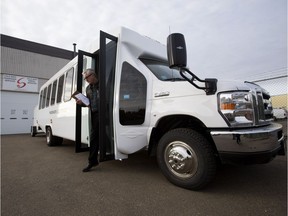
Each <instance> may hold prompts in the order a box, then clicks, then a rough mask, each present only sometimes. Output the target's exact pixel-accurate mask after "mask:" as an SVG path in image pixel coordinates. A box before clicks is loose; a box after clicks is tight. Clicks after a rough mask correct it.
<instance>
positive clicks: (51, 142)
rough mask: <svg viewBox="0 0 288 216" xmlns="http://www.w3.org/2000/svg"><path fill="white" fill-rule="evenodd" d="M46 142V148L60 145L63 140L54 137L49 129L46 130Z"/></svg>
mask: <svg viewBox="0 0 288 216" xmlns="http://www.w3.org/2000/svg"><path fill="white" fill-rule="evenodd" d="M46 142H47V145H48V146H57V145H61V144H62V142H63V138H61V137H57V136H54V135H53V133H52V129H51V127H47V128H46Z"/></svg>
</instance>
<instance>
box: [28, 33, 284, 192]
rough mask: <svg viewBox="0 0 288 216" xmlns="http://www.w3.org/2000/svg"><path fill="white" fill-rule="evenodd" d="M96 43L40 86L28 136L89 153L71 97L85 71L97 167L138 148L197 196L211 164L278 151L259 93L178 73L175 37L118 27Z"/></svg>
mask: <svg viewBox="0 0 288 216" xmlns="http://www.w3.org/2000/svg"><path fill="white" fill-rule="evenodd" d="M99 42H100V43H98V42H97V43H94V44H93V46H91V50H90V51H89V52H84V51H81V50H79V51H78V56H77V57H76V58H75V59H73V60H72V61H71V62H70V63H69V64H67V65H66V66H65V67H64V68H63V69H62V70H60V71H59V72H58V73H56V74H55V76H53V77H52V78H51V79H50V80H49V81H48V82H47V83H45V84H44V85H43V86H42V87H41V89H40V96H39V105H38V106H37V108H36V110H35V122H34V125H33V126H32V132H33V133H32V134H33V135H35V134H36V133H37V131H38V129H42V130H43V131H44V132H45V133H46V135H47V144H48V145H57V144H60V143H61V141H62V140H61V139H62V138H65V139H71V140H75V143H76V145H75V146H76V151H77V152H79V151H82V150H83V149H85V148H86V147H89V146H88V143H89V142H88V140H89V124H88V122H89V121H88V119H89V113H88V112H87V109H85V108H81V107H80V106H78V105H76V103H75V101H74V100H73V99H72V100H71V94H72V93H73V91H75V90H77V91H79V92H83V91H84V89H85V86H84V83H83V78H82V75H81V73H82V71H83V70H84V69H86V68H94V69H95V71H96V72H97V73H98V75H99V84H100V89H99V91H100V110H99V116H100V135H99V143H100V155H99V157H100V158H99V159H100V161H105V160H121V159H125V158H128V155H129V154H132V153H134V152H137V151H139V150H142V149H145V148H146V149H148V153H150V154H153V153H154V154H156V156H157V161H158V164H159V167H160V169H161V171H162V172H163V174H164V175H165V176H166V177H167V179H168V180H169V181H170V182H172V183H173V184H175V185H178V186H180V187H184V188H189V189H194V190H197V189H200V188H202V187H204V186H205V185H207V184H208V183H209V182H210V181H211V180H212V179H213V177H214V176H215V173H216V169H217V164H218V163H219V162H220V163H225V162H233V163H235V162H237V163H245V164H250V163H266V162H268V161H270V160H271V159H273V158H274V157H275V156H276V155H277V154H284V141H283V133H282V126H281V125H280V124H276V123H273V122H271V119H267V118H266V116H267V115H265V113H266V110H265V109H267V106H264V101H267V100H269V99H270V95H269V93H267V92H266V91H264V90H263V89H262V88H261V87H260V86H258V85H256V84H254V83H250V82H237V81H222V80H216V79H204V80H202V79H200V78H198V77H197V76H196V75H195V74H193V73H192V72H191V71H190V70H189V69H188V68H186V45H185V40H184V36H183V35H181V34H172V35H170V36H169V37H168V40H167V46H165V45H162V44H160V43H159V42H157V41H155V40H152V39H150V38H148V37H146V36H142V35H140V34H138V33H136V32H134V31H131V30H129V29H127V28H121V29H120V30H119V32H118V33H115V34H114V35H110V34H108V33H105V32H102V31H101V32H100V40H99ZM167 52H168V57H167Z"/></svg>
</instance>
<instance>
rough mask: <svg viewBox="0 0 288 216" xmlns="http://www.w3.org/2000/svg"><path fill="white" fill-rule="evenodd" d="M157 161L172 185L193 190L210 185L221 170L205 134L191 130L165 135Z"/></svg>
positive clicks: (160, 144) (158, 151) (186, 129)
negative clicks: (218, 168)
mask: <svg viewBox="0 0 288 216" xmlns="http://www.w3.org/2000/svg"><path fill="white" fill-rule="evenodd" d="M157 162H158V165H159V167H160V169H161V171H162V173H163V175H164V176H165V177H166V178H167V179H168V180H169V181H170V182H171V183H173V184H175V185H177V186H179V187H183V188H187V189H190V190H199V189H201V188H203V187H204V186H206V185H207V184H208V183H209V182H210V181H211V180H212V179H213V178H214V176H215V174H216V169H217V163H216V158H215V156H214V151H213V148H212V146H211V144H210V143H209V142H208V141H207V140H206V139H205V137H204V136H203V135H202V134H200V133H198V132H196V131H194V130H191V129H188V128H178V129H174V130H171V131H169V132H167V133H166V134H164V136H163V137H162V138H161V139H160V141H159V143H158V147H157Z"/></svg>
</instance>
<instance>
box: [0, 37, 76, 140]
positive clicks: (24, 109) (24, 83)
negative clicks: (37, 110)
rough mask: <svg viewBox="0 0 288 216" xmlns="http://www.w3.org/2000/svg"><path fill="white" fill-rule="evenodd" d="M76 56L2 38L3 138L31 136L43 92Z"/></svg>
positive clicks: (1, 131) (56, 49) (59, 50)
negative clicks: (49, 81) (19, 135)
mask: <svg viewBox="0 0 288 216" xmlns="http://www.w3.org/2000/svg"><path fill="white" fill-rule="evenodd" d="M73 57H74V52H73V51H69V50H64V49H59V48H56V47H51V46H47V45H43V44H39V43H34V42H31V41H26V40H22V39H18V38H14V37H10V36H7V35H2V34H1V71H0V79H1V82H0V83H1V86H0V93H1V98H0V100H1V128H0V133H1V135H4V134H19V133H30V126H31V125H32V122H33V110H34V107H35V106H36V104H37V102H38V93H39V88H40V87H41V86H42V84H43V83H45V82H46V81H47V80H48V79H49V78H50V77H52V76H53V75H54V74H55V73H56V72H57V71H58V70H59V69H61V68H62V67H63V66H64V65H65V64H67V62H69V61H70V60H71V59H72V58H73Z"/></svg>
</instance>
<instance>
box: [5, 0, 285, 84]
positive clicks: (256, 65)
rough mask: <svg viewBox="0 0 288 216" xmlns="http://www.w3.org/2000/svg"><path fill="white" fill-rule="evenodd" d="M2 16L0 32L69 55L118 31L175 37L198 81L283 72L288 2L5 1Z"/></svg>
mask: <svg viewBox="0 0 288 216" xmlns="http://www.w3.org/2000/svg"><path fill="white" fill-rule="evenodd" d="M1 14H2V15H1V20H2V21H1V26H2V29H1V33H3V34H7V35H11V36H14V37H19V38H22V39H26V40H31V41H34V42H39V43H43V44H47V45H51V46H55V47H60V48H64V49H70V50H72V48H73V46H72V44H73V43H77V47H78V48H79V49H85V48H86V47H87V44H89V43H90V42H91V41H94V40H95V38H97V37H98V35H99V31H100V30H104V31H109V30H110V29H114V28H116V27H119V26H126V27H128V28H131V29H133V30H135V31H138V32H139V33H140V34H144V35H147V36H149V37H151V38H154V39H155V40H158V41H160V42H161V43H164V44H165V43H166V38H167V36H168V34H169V31H171V32H180V33H183V34H184V35H185V38H186V44H187V48H188V64H189V66H190V68H191V69H192V70H193V71H195V73H196V74H199V75H200V77H203V78H204V77H206V76H210V77H227V78H229V77H232V78H233V77H234V78H239V77H243V75H242V74H251V73H261V72H263V71H273V70H276V69H278V68H285V67H286V68H287V39H286V38H287V1H286V0H277V1H275V0H245V1H243V0H233V1H231V0H213V1H211V0H183V1H178V0H170V1H166V0H157V1H154V0H146V1H135V0H126V1H123V0H110V1H101V0H85V1H83V0H73V1H71V0H61V1H58V0H43V1H38V0H26V1H22V0H13V1H10V0H2V5H1ZM239 74H241V75H239Z"/></svg>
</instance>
